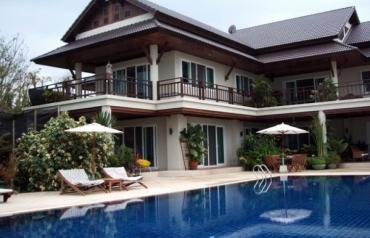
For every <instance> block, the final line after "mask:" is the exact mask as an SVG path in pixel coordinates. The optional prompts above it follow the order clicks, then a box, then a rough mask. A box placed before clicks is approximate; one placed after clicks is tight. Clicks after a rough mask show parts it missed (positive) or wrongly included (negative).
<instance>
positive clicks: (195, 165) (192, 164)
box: [189, 161, 198, 170]
mask: <svg viewBox="0 0 370 238" xmlns="http://www.w3.org/2000/svg"><path fill="white" fill-rule="evenodd" d="M189 168H190V170H196V169H198V162H197V161H190V163H189Z"/></svg>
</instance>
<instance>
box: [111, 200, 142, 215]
mask: <svg viewBox="0 0 370 238" xmlns="http://www.w3.org/2000/svg"><path fill="white" fill-rule="evenodd" d="M141 202H144V200H143V199H140V198H133V199H130V200H126V201H124V202H119V203H111V204H109V205H108V206H107V207H106V208H105V209H104V211H105V212H115V211H122V210H125V209H126V208H127V206H128V205H129V204H132V203H141Z"/></svg>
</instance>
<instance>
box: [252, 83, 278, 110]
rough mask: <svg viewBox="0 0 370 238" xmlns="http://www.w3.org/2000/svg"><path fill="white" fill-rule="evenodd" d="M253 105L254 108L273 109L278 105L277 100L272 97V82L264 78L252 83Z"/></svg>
mask: <svg viewBox="0 0 370 238" xmlns="http://www.w3.org/2000/svg"><path fill="white" fill-rule="evenodd" d="M251 103H252V104H251V105H249V106H253V107H273V106H276V105H277V104H278V101H277V100H276V98H275V97H274V96H273V95H272V87H271V84H270V82H268V81H267V80H266V79H264V78H263V77H262V76H260V77H257V78H256V79H254V80H253V81H252V102H251Z"/></svg>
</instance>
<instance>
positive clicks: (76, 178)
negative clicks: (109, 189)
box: [58, 169, 105, 195]
mask: <svg viewBox="0 0 370 238" xmlns="http://www.w3.org/2000/svg"><path fill="white" fill-rule="evenodd" d="M58 176H59V177H60V179H61V187H60V194H63V193H68V192H78V193H79V194H81V195H85V194H86V192H92V191H105V185H104V180H103V179H97V180H90V179H89V177H88V176H87V174H86V172H85V170H83V169H71V170H59V171H58Z"/></svg>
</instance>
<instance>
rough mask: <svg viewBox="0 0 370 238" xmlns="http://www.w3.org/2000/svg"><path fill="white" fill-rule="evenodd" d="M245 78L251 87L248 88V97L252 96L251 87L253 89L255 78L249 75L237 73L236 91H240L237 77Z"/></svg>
mask: <svg viewBox="0 0 370 238" xmlns="http://www.w3.org/2000/svg"><path fill="white" fill-rule="evenodd" d="M238 76H239V77H244V78H247V79H248V81H249V83H248V84H249V87H248V95H250V94H251V87H252V82H253V80H254V77H250V76H249V75H246V74H241V73H236V74H235V88H236V89H238V83H237V80H236V78H237V77H238Z"/></svg>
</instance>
